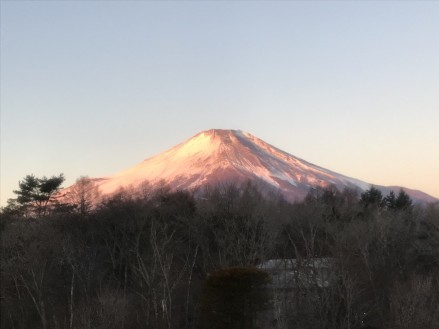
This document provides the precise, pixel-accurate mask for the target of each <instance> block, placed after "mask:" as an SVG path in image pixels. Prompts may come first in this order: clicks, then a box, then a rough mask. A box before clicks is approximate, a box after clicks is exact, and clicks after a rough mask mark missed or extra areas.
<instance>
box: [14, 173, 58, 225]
mask: <svg viewBox="0 0 439 329" xmlns="http://www.w3.org/2000/svg"><path fill="white" fill-rule="evenodd" d="M64 179H65V178H64V175H63V174H60V175H59V176H52V177H50V178H47V177H43V178H38V177H35V176H34V175H27V176H26V177H25V178H24V179H23V180H22V181H20V182H19V183H18V187H19V189H18V190H15V191H14V193H15V194H16V195H17V198H16V199H13V200H11V202H10V204H11V207H12V204H14V206H18V209H20V211H21V212H22V213H23V214H24V215H25V216H36V217H41V216H44V215H46V214H47V212H48V209H49V205H50V204H51V203H55V200H53V199H52V197H53V196H54V195H55V194H56V192H58V191H59V189H60V187H61V184H62V183H63V182H64Z"/></svg>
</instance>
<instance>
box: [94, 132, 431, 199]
mask: <svg viewBox="0 0 439 329" xmlns="http://www.w3.org/2000/svg"><path fill="white" fill-rule="evenodd" d="M93 181H94V182H95V184H96V186H97V187H98V189H99V191H100V193H101V195H103V196H105V195H111V194H113V193H116V192H117V191H118V190H120V189H121V188H123V189H135V188H137V187H139V186H141V185H142V183H144V182H145V181H148V182H149V183H151V184H157V183H159V182H164V183H166V184H167V185H169V187H170V188H171V189H173V190H190V191H196V190H199V189H202V188H203V187H204V186H206V185H217V184H221V183H228V182H233V183H237V184H239V183H244V182H246V181H254V182H257V183H258V186H262V187H263V189H267V190H272V191H278V192H279V193H280V194H281V195H283V196H284V197H285V198H286V199H287V200H289V201H292V202H294V201H301V200H303V198H304V197H305V196H306V194H307V193H308V192H309V191H310V189H312V188H317V187H322V188H325V187H329V186H335V187H336V188H337V189H339V190H343V189H344V188H351V189H355V190H357V191H359V192H362V191H365V190H367V189H369V188H370V186H371V184H369V183H366V182H363V181H361V180H358V179H355V178H351V177H347V176H344V175H342V174H338V173H336V172H333V171H330V170H328V169H325V168H322V167H319V166H317V165H314V164H312V163H309V162H307V161H305V160H302V159H300V158H297V157H295V156H293V155H291V154H289V153H287V152H284V151H282V150H280V149H278V148H276V147H274V146H272V145H270V144H268V143H266V142H264V141H262V140H261V139H259V138H257V137H255V136H253V135H251V134H249V133H247V132H243V131H240V130H222V129H211V130H206V131H203V132H200V133H198V134H197V135H195V136H193V137H192V138H190V139H188V140H186V141H185V142H183V143H181V144H179V145H177V146H174V147H173V148H171V149H169V150H167V151H165V152H163V153H161V154H159V155H156V156H153V157H151V158H148V159H146V160H144V161H143V162H141V163H139V164H138V165H136V166H134V167H132V168H129V169H128V170H125V171H123V172H120V173H118V174H115V175H113V176H109V177H103V178H96V179H93ZM374 186H375V187H376V188H378V189H379V190H381V191H382V192H383V194H387V193H388V192H390V191H391V190H393V191H398V190H399V189H400V187H397V186H391V187H390V186H389V187H386V186H377V185H374ZM404 190H405V191H406V193H407V194H409V195H410V197H411V198H412V199H414V200H415V201H419V202H434V201H437V199H436V198H434V197H432V196H430V195H428V194H426V193H423V192H421V191H417V190H411V189H406V188H404Z"/></svg>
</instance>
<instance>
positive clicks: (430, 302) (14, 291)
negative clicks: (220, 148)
mask: <svg viewBox="0 0 439 329" xmlns="http://www.w3.org/2000/svg"><path fill="white" fill-rule="evenodd" d="M58 177H59V176H58ZM54 178H56V177H54ZM49 180H50V179H49ZM45 182H46V183H47V179H46V181H44V180H42V181H38V180H37V181H35V182H30V183H34V185H35V186H34V190H33V191H34V192H35V193H36V194H32V193H33V192H32V193H30V194H27V197H26V198H24V199H23V200H22V201H23V202H22V203H20V202H17V200H15V202H14V201H11V202H10V204H9V206H8V207H6V208H4V209H3V210H2V214H1V216H2V217H1V234H2V257H1V296H0V297H1V327H2V328H17V329H25V328H26V329H27V328H32V329H38V328H42V329H49V328H50V329H52V328H53V329H58V328H59V329H65V328H69V329H72V328H76V329H86V328H87V329H91V328H102V329H104V328H108V329H110V328H115V329H116V328H121V329H131V328H133V329H134V328H139V329H140V328H148V329H149V328H157V329H161V328H168V329H171V328H186V329H189V328H197V329H198V328H303V329H308V328H309V329H317V328H321V329H332V328H333V329H343V328H346V329H347V328H352V329H355V328H376V329H384V328H386V329H387V328H395V329H418V328H419V329H421V328H422V329H429V328H431V329H433V328H439V205H438V204H431V205H428V206H422V207H421V206H415V205H413V204H412V202H411V200H410V198H409V197H408V196H407V194H405V193H404V192H403V191H400V193H399V194H397V195H395V194H390V195H388V196H383V195H381V193H380V192H379V191H378V190H376V189H374V188H371V189H369V190H368V191H366V192H365V193H363V194H361V195H359V194H358V193H357V192H355V191H353V190H344V191H338V190H337V189H335V188H329V189H324V190H323V189H322V190H313V191H311V192H310V193H309V195H308V196H307V197H306V199H305V200H304V201H303V202H302V203H298V204H290V203H288V202H286V201H285V200H283V199H282V198H281V197H278V196H271V197H270V196H268V197H267V196H266V195H265V196H263V195H262V193H261V192H260V191H259V190H258V188H256V187H255V186H254V185H252V184H251V183H248V184H246V185H245V186H240V187H238V186H234V185H225V186H221V187H215V188H206V189H205V190H204V191H203V193H202V194H201V193H198V194H196V195H194V194H191V193H188V192H182V191H177V192H173V191H170V189H168V188H166V186H160V187H159V188H157V187H153V186H151V185H147V184H146V185H144V186H143V192H142V193H139V191H137V192H136V193H129V192H127V191H125V192H124V191H121V192H120V193H118V194H116V195H114V196H112V197H111V198H108V199H105V200H103V199H102V200H101V201H100V203H99V204H97V205H96V204H95V205H94V206H91V205H92V202H91V200H90V198H94V197H95V195H96V194H95V192H94V191H93V189H92V188H90V186H92V184H90V182H89V181H86V182H85V183H84V186H85V187H86V189H83V190H82V193H79V194H77V195H76V197H77V198H76V199H74V200H76V204H75V203H70V204H68V205H65V204H64V205H63V204H62V203H59V202H55V203H54V204H52V205H51V204H50V202H49V200H51V199H50V197H49V198H47V195H48V194H47V193H46V194H44V193H43V192H44V191H47V189H46V190H44V191H41V186H44V183H45ZM57 182H58V181H52V183H57ZM21 183H25V181H23V182H21ZM55 185H56V184H55ZM55 185H51V187H54V186H55ZM58 187H59V185H58V186H55V190H56V189H57V188H58ZM20 188H21V186H20ZM49 190H50V189H49ZM49 192H50V193H49ZM49 192H48V193H49V194H50V196H52V195H53V193H52V192H54V191H49ZM85 192H87V193H85ZM17 195H18V196H20V194H17ZM32 195H40V196H39V198H40V199H41V200H42V201H41V203H38V204H36V203H35V202H32ZM29 200H31V201H29ZM36 206H37V208H33V207H36ZM270 259H282V260H286V259H294V261H295V262H294V264H296V265H295V266H296V267H298V266H300V265H297V264H308V263H309V261H313V260H316V259H320V260H321V259H326V260H330V261H331V268H330V270H331V277H332V278H333V280H331V282H330V283H329V284H322V283H321V282H317V281H312V280H308V281H306V282H305V283H304V281H303V280H302V281H300V280H298V279H297V277H294V279H295V280H296V283H295V284H294V285H291V286H288V287H287V286H285V287H279V286H277V287H275V286H274V285H270V283H269V282H270V277H269V276H267V274H264V273H265V272H263V271H261V270H260V269H258V265H259V264H262V263H264V262H266V261H267V260H270ZM262 272H263V273H262ZM295 273H299V272H297V271H296V272H295ZM209 274H210V275H209ZM252 280H254V281H252ZM249 282H254V284H248V283H249ZM238 283H239V284H238ZM235 292H241V295H245V296H244V297H245V298H241V297H242V296H241V295H240V296H237V293H235ZM244 304H245V305H244Z"/></svg>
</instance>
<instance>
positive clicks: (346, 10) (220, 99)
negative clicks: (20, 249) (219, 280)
mask: <svg viewBox="0 0 439 329" xmlns="http://www.w3.org/2000/svg"><path fill="white" fill-rule="evenodd" d="M438 17H439V2H436V1H385V2H379V1H362V2H361V1H311V2H309V1H307V2H305V1H290V2H287V1H279V2H273V1H266V2H264V1H258V2H251V1H241V2H229V1H227V2H226V1H214V2H213V1H212V2H202V1H187V2H185V1H181V2H180V1H178V2H177V1H175V2H174V1H167V2H158V1H111V2H109V1H15V2H14V1H1V35H0V37H1V40H0V41H1V49H0V50H1V54H0V55H1V63H0V64H1V67H0V68H1V71H0V80H1V86H0V88H1V95H0V96H1V100H0V102H1V103H0V105H1V159H0V163H1V203H2V204H3V205H4V204H5V201H6V199H8V198H10V197H13V194H12V190H13V189H15V188H16V187H17V184H18V181H19V180H20V179H22V178H23V177H24V176H25V175H26V174H30V173H34V174H35V175H37V176H42V175H53V174H59V173H61V172H62V173H64V174H65V176H66V177H67V181H66V184H65V186H67V185H69V184H71V183H73V182H74V181H75V180H76V178H78V177H79V176H81V175H89V176H91V177H97V176H105V175H110V174H114V173H116V172H118V171H121V170H123V169H126V168H128V167H130V166H132V165H135V164H137V163H138V162H141V161H142V160H143V159H144V158H147V157H149V156H152V155H155V154H157V153H159V152H161V151H164V150H166V149H167V148H169V147H171V146H173V145H175V144H177V143H179V142H181V141H183V140H185V139H187V138H189V137H191V136H192V135H194V134H196V133H197V132H199V131H201V130H206V129H210V128H232V129H241V130H244V131H248V132H250V133H252V134H253V135H256V136H257V137H259V138H262V139H264V140H265V141H267V142H269V143H271V144H273V145H275V146H277V147H279V148H281V149H283V150H285V151H287V152H289V153H291V154H293V155H296V156H299V157H301V158H303V159H305V160H308V161H310V162H313V163H315V164H317V165H320V166H322V167H325V168H328V169H331V170H334V171H337V172H339V173H342V174H345V175H348V176H352V177H356V178H359V179H362V180H365V181H367V182H371V183H374V184H380V185H403V186H406V187H410V188H415V189H420V190H423V191H425V192H427V193H430V194H431V195H434V196H436V197H439V19H438Z"/></svg>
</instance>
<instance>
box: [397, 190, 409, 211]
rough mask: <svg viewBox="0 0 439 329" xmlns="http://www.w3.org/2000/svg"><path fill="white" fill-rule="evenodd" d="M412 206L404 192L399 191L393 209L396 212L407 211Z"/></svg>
mask: <svg viewBox="0 0 439 329" xmlns="http://www.w3.org/2000/svg"><path fill="white" fill-rule="evenodd" d="M412 205H413V202H412V200H411V199H410V197H409V195H408V194H407V193H406V192H404V190H403V189H401V190H399V193H398V196H397V198H396V200H395V209H396V210H409V209H410V208H411V207H412Z"/></svg>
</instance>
